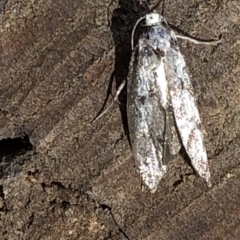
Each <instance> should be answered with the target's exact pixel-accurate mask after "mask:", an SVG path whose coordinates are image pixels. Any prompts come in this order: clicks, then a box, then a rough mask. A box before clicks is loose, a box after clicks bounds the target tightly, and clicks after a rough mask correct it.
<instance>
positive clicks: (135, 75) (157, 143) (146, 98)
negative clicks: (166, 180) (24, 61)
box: [127, 39, 167, 192]
mask: <svg viewBox="0 0 240 240" xmlns="http://www.w3.org/2000/svg"><path fill="white" fill-rule="evenodd" d="M160 77H161V78H163V79H165V69H164V64H163V62H161V59H159V58H158V56H157V55H156V54H155V53H154V51H153V49H152V48H151V47H150V46H149V45H148V44H147V42H145V41H144V40H143V39H139V44H138V47H137V48H136V50H135V52H134V53H133V56H132V61H131V64H130V72H129V78H128V96H127V114H128V126H129V134H130V139H131V145H132V151H133V154H134V158H135V160H136V162H137V164H138V167H139V169H140V174H141V177H142V179H143V182H144V183H145V184H146V185H147V186H148V187H149V188H150V190H151V191H152V192H155V190H156V188H157V186H158V183H159V181H160V180H161V179H162V177H163V176H164V174H165V173H166V171H167V168H166V165H165V163H164V162H163V153H164V149H163V142H164V132H165V109H164V108H163V105H162V103H161V101H160V99H163V96H162V95H161V93H162V92H161V90H162V89H160V90H159V80H158V79H159V78H160Z"/></svg>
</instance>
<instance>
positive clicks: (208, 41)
mask: <svg viewBox="0 0 240 240" xmlns="http://www.w3.org/2000/svg"><path fill="white" fill-rule="evenodd" d="M175 36H176V38H179V39H184V40H188V41H189V42H193V43H194V44H205V45H217V44H218V43H220V42H222V36H220V39H218V40H197V39H195V38H192V37H187V36H181V35H175Z"/></svg>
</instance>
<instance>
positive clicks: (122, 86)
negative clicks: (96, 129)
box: [92, 80, 126, 123]
mask: <svg viewBox="0 0 240 240" xmlns="http://www.w3.org/2000/svg"><path fill="white" fill-rule="evenodd" d="M125 84H126V81H125V80H124V81H123V82H122V83H121V84H120V86H119V87H118V89H117V92H116V94H115V97H114V99H113V101H112V102H111V104H110V105H109V106H108V107H107V109H106V110H105V111H103V112H102V113H100V114H99V115H98V116H97V117H96V118H95V119H94V120H93V121H92V123H94V122H96V121H97V120H99V119H100V118H101V117H102V116H103V115H104V114H105V113H106V112H107V111H108V110H109V109H110V108H111V107H112V106H113V104H114V102H118V104H120V102H119V101H118V97H119V95H120V93H121V92H122V90H123V88H124V86H125Z"/></svg>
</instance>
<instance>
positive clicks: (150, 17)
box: [146, 13, 162, 26]
mask: <svg viewBox="0 0 240 240" xmlns="http://www.w3.org/2000/svg"><path fill="white" fill-rule="evenodd" d="M161 21H162V16H161V15H159V14H158V13H149V14H147V15H146V26H152V25H156V24H158V23H160V22H161Z"/></svg>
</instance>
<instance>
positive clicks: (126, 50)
mask: <svg viewBox="0 0 240 240" xmlns="http://www.w3.org/2000/svg"><path fill="white" fill-rule="evenodd" d="M118 6H119V7H118V8H117V9H115V10H114V11H113V14H112V19H111V31H112V34H113V39H114V45H115V68H114V79H115V83H116V89H118V88H119V86H120V85H121V83H122V82H123V81H126V80H127V76H128V68H129V64H130V60H131V53H132V50H131V34H132V29H133V27H134V25H135V23H136V21H137V20H138V19H139V18H140V17H142V16H143V15H145V14H146V13H148V12H150V9H149V7H148V6H146V5H140V2H139V1H125V0H119V4H118ZM112 85H113V79H112V81H111V82H110V83H109V87H108V90H109V89H112ZM118 100H119V102H120V105H119V108H120V112H121V118H122V124H123V128H124V133H125V134H126V136H127V138H128V141H129V143H130V138H129V130H128V121H127V84H125V86H124V88H123V90H122V91H121V93H120V95H119V97H118Z"/></svg>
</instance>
